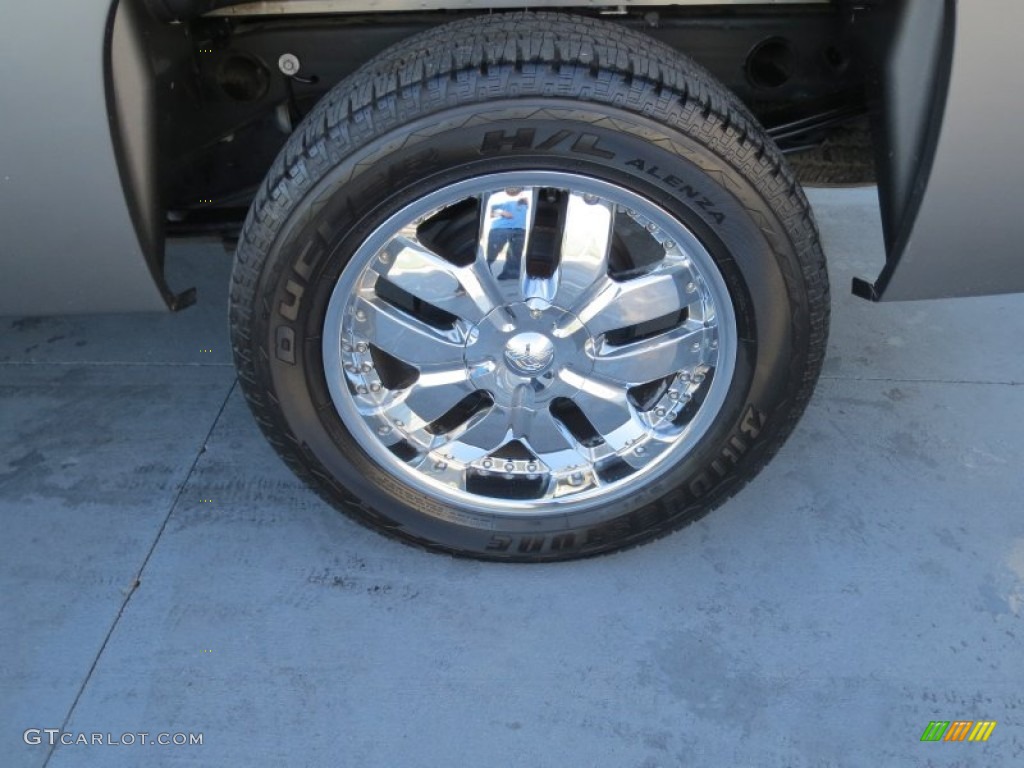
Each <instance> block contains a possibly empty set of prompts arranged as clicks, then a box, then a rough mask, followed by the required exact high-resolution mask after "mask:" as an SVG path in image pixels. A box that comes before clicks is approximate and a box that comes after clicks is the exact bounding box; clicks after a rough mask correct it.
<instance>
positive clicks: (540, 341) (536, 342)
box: [505, 331, 555, 375]
mask: <svg viewBox="0 0 1024 768" xmlns="http://www.w3.org/2000/svg"><path fill="white" fill-rule="evenodd" d="M554 357H555V345H554V344H552V343H551V339H549V338H548V337H547V336H545V335H544V334H541V333H534V332H533V331H526V332H525V333H518V334H516V335H515V336H513V337H512V338H511V339H509V340H508V341H507V342H506V344H505V361H506V362H507V363H508V364H509V367H510V368H512V370H513V371H516V372H517V373H522V374H527V375H532V374H534V373H537V372H538V371H542V370H544V369H545V368H547V367H548V365H550V364H551V361H552V359H553V358H554Z"/></svg>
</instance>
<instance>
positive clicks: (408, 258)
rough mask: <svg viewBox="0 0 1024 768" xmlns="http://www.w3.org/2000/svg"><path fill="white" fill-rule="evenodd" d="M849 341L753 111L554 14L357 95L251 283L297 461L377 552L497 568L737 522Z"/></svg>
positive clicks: (246, 275)
mask: <svg viewBox="0 0 1024 768" xmlns="http://www.w3.org/2000/svg"><path fill="white" fill-rule="evenodd" d="M827 328H828V277H827V275H826V272H825V262H824V259H823V257H822V254H821V249H820V248H819V246H818V240H817V233H816V231H815V228H814V222H813V219H812V217H811V213H810V209H809V207H808V205H807V201H806V199H805V198H804V197H803V194H802V192H801V190H800V188H799V186H798V185H797V184H796V182H795V180H794V178H793V176H792V174H791V173H790V172H789V170H788V169H787V167H786V165H785V161H784V159H783V158H782V156H781V155H780V154H779V152H778V150H777V148H776V147H775V146H774V145H773V144H772V142H771V139H769V138H768V137H767V136H766V135H765V134H764V133H763V131H762V129H761V128H760V127H759V126H758V125H757V123H756V121H755V120H754V119H753V118H752V117H751V116H750V114H749V113H748V112H747V111H746V109H745V108H744V107H743V106H742V105H741V104H739V103H738V102H737V101H736V100H735V98H734V97H733V96H732V95H731V94H729V93H728V91H727V90H726V89H724V88H723V87H722V86H721V85H720V84H718V83H716V82H714V81H713V79H711V78H710V76H709V75H708V74H707V73H706V72H704V71H703V70H702V69H700V68H699V67H698V66H697V65H696V64H694V63H693V62H691V61H689V60H688V59H687V58H686V57H684V56H681V55H680V54H679V53H678V52H676V51H673V50H671V49H670V48H668V47H666V46H664V45H663V44H661V43H659V42H658V41H656V40H652V39H650V38H649V37H646V36H644V35H643V34H641V33H638V32H635V31H633V30H631V29H629V28H627V27H624V26H620V25H616V24H611V23H608V22H603V21H597V20H594V19H587V18H581V17H576V16H565V15H562V14H552V13H537V14H534V13H524V14H499V13H495V14H492V15H489V16H486V17H481V18H467V19H464V20H461V21H457V22H455V23H453V24H451V25H445V26H440V27H437V28H433V29H431V30H429V31H427V32H424V33H423V34H422V35H416V36H414V37H412V38H409V39H408V40H404V41H402V42H401V43H399V44H397V45H396V46H395V47H394V48H393V49H391V50H389V51H387V52H385V53H383V54H381V56H379V57H377V58H375V59H374V60H373V61H372V62H370V63H368V64H367V65H366V66H365V68H363V69H362V70H360V71H359V72H357V73H355V74H353V75H352V76H351V77H349V78H346V80H344V81H343V82H341V83H339V84H338V85H337V86H335V88H334V89H332V90H331V91H330V92H329V93H328V94H327V95H326V96H325V97H324V99H323V100H322V101H321V103H320V104H319V105H318V106H317V107H316V108H314V109H313V110H312V111H311V112H310V113H309V114H308V115H307V117H306V118H305V119H304V121H303V123H302V125H300V126H299V127H298V128H296V130H295V133H294V134H293V135H292V137H291V138H290V139H289V141H288V144H287V146H286V147H285V148H284V150H283V151H282V152H281V155H280V156H279V157H278V159H277V162H276V163H275V164H274V166H273V167H272V169H271V171H270V173H269V174H268V177H267V180H266V182H265V183H264V184H263V185H262V187H261V190H260V192H259V194H258V196H257V198H256V199H255V201H254V202H253V206H252V210H251V211H250V214H249V217H248V219H247V221H246V224H245V227H244V229H243V232H242V235H241V239H240V242H239V248H238V253H237V255H236V260H235V268H234V272H233V275H232V291H231V331H232V343H233V346H234V352H235V361H236V363H237V366H238V370H239V382H240V384H241V387H242V389H243V391H244V392H245V396H246V399H247V401H248V403H249V405H250V407H251V409H252V411H253V413H254V415H255V417H256V422H257V424H258V425H259V426H260V428H261V429H262V430H263V432H264V434H265V435H266V437H267V439H268V440H269V441H270V442H271V444H272V445H273V446H274V448H275V449H276V450H277V451H278V452H279V453H280V454H281V456H282V457H283V458H284V460H285V461H286V462H287V463H288V465H289V466H290V467H291V468H292V469H293V470H294V471H295V472H296V473H297V474H299V475H300V476H301V477H302V478H303V479H304V480H306V481H307V482H308V483H309V484H310V485H311V486H313V487H314V488H316V489H317V490H318V491H319V492H320V493H321V494H322V495H323V496H324V497H325V498H326V499H328V500H329V501H330V502H331V503H332V504H334V505H336V506H337V507H338V508H339V509H341V510H342V511H344V512H345V513H346V514H348V515H349V516H350V517H351V518H353V519H354V520H357V521H359V522H360V523H362V524H364V525H367V526H369V527H371V528H373V529H374V530H375V531H378V532H381V533H383V534H385V535H388V536H392V537H395V538H398V539H400V540H402V541H405V542H408V543H413V544H415V545H417V546H420V547H424V548H427V549H430V550H436V551H443V552H447V553H451V554H455V555H464V556H470V557H476V558H481V559H489V560H502V561H509V560H518V561H540V560H562V559H567V558H574V557H583V556H587V555H593V554H598V553H602V552H609V551H612V550H617V549H622V548H626V547H630V546H633V545H635V544H639V543H641V542H644V541H648V540H650V539H653V538H656V537H658V536H661V535H663V534H666V533H668V532H670V531H673V530H675V529H677V528H680V527H682V526H684V525H685V524H687V523H689V522H691V521H693V520H696V519H698V518H699V517H700V516H702V515H703V514H705V513H706V512H708V511H710V510H711V509H713V508H714V507H716V506H717V505H719V504H721V503H722V502H723V501H724V500H725V499H726V498H728V497H729V496H730V495H732V494H733V493H735V492H736V491H737V490H738V489H739V488H740V487H741V486H742V485H743V484H744V483H745V482H746V481H748V480H749V479H750V478H752V477H753V476H754V475H755V474H756V473H757V472H758V471H760V469H761V468H762V467H763V466H764V465H765V463H766V462H767V460H768V459H769V458H770V457H771V455H772V454H773V453H774V452H775V451H776V450H777V449H778V447H779V446H780V445H781V444H782V442H783V440H784V439H785V437H786V435H787V434H788V433H789V432H790V431H791V430H792V428H793V426H794V425H795V424H796V422H797V418H798V417H799V415H800V413H801V412H802V411H803V409H804V406H805V405H806V403H807V401H808V399H809V398H810V395H811V392H812V390H813V387H814V383H815V380H816V378H817V375H818V371H819V369H820V366H821V360H822V357H823V354H824V349H825V342H826V335H827ZM748 512H749V508H748ZM781 513H782V511H781V510H780V511H772V510H768V511H766V512H765V514H781ZM733 530H738V529H737V528H736V527H734V528H733ZM364 541H365V540H362V539H358V538H352V539H350V540H347V541H340V542H339V544H338V545H339V546H340V547H346V546H350V547H351V546H372V540H371V542H370V543H366V544H364V543H362V542H364ZM691 541H692V540H691ZM682 546H686V545H685V544H683V545H682Z"/></svg>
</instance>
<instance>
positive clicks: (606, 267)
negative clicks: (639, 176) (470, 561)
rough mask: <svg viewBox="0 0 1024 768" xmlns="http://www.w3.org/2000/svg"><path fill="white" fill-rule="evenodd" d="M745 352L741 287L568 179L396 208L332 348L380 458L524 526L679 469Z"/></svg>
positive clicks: (672, 229)
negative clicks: (736, 289)
mask: <svg viewBox="0 0 1024 768" xmlns="http://www.w3.org/2000/svg"><path fill="white" fill-rule="evenodd" d="M510 233H511V234H512V236H511V237H510V236H509V234H510ZM496 241H497V242H498V243H499V246H498V247H496V246H495V245H494V243H495V242H496ZM735 354H736V326H735V320H734V318H733V313H732V305H731V302H730V300H729V296H728V292H727V290H726V288H725V284H724V282H723V280H722V277H721V275H720V273H719V271H718V268H717V267H716V266H715V264H714V262H713V260H712V259H711V257H710V255H709V254H708V252H707V250H706V249H705V248H704V246H703V245H701V243H700V242H699V241H698V240H697V238H696V237H695V236H694V235H693V233H692V232H691V231H690V230H689V229H687V227H685V226H684V225H683V224H682V223H681V222H680V221H678V220H677V219H676V218H674V217H672V216H671V215H670V214H668V213H667V212H666V211H665V210H663V209H661V208H659V207H658V206H656V205H654V204H653V203H651V202H649V201H648V200H645V199H643V198H641V197H640V196H638V195H636V194H635V193H632V192H629V191H627V190H625V189H623V188H621V187H618V186H615V185H612V184H609V183H606V182H602V181H598V180H596V179H592V178H586V177H582V176H576V175H570V174H565V173H553V172H528V173H523V172H520V173H512V174H500V175H493V176H487V177H483V178H479V179H474V180H470V181H466V182H461V183H458V184H454V185H451V186H449V187H445V188H443V189H441V190H438V191H436V192H434V193H432V194H430V195H428V196H426V197H424V198H423V199H421V200H418V201H416V202H414V203H412V204H410V205H408V206H406V207H405V208H403V209H402V210H400V211H399V212H397V213H396V214H395V215H393V216H392V217H391V218H389V219H388V221H387V222H385V223H384V224H383V225H382V226H380V227H379V228H378V229H377V230H376V231H375V232H374V233H373V234H372V235H371V236H370V237H369V238H368V239H367V241H366V242H365V243H364V244H363V245H362V246H361V247H359V248H358V249H357V251H356V253H355V255H354V256H353V258H352V260H351V261H350V262H349V264H348V265H347V267H346V269H345V271H344V273H343V274H342V276H341V279H340V280H339V281H338V283H337V286H336V287H335V289H334V291H333V294H332V296H331V299H330V304H329V306H328V309H327V314H326V320H325V325H324V333H323V355H324V363H325V374H326V377H327V383H328V386H329V388H330V393H331V398H332V400H333V402H334V405H335V407H336V408H337V410H338V413H339V414H340V416H341V419H342V421H343V422H344V423H345V425H346V426H347V427H348V428H349V430H351V432H352V433H353V435H354V436H355V437H356V439H357V441H358V442H359V444H360V446H361V447H362V448H363V449H364V450H365V451H366V452H367V453H368V454H369V455H370V456H372V457H373V458H374V459H375V460H376V461H377V462H379V463H380V464H381V465H383V466H385V467H386V468H388V469H389V470H390V471H392V472H394V473H395V474H396V475H398V476H400V477H402V478H404V479H405V480H406V482H408V483H409V484H410V485H413V486H414V487H417V488H418V489H421V490H422V491H424V492H426V493H430V494H432V495H434V496H437V497H441V498H444V499H446V500H449V501H458V502H462V503H465V504H469V505H471V506H472V507H473V508H475V509H478V510H494V511H496V512H504V513H510V514H522V515H529V514H537V513H540V514H547V513H550V512H551V508H552V505H559V506H560V508H564V505H566V504H583V503H586V502H592V501H595V500H602V501H603V500H605V499H606V498H614V497H615V496H617V495H621V494H623V493H628V492H629V488H630V487H631V485H632V484H633V483H635V482H636V481H637V480H639V479H641V478H646V477H648V476H649V475H652V474H654V473H657V472H658V471H659V469H660V468H662V467H666V466H670V465H671V464H672V463H674V462H675V461H677V460H678V459H679V457H680V456H682V455H684V454H685V453H686V452H687V451H688V450H689V449H690V447H691V446H692V445H693V444H694V443H695V442H696V441H697V440H699V439H700V437H701V435H702V434H703V432H704V431H705V429H706V428H707V425H708V424H710V423H711V421H712V420H713V419H714V417H715V415H716V413H717V411H718V409H719V408H720V406H721V404H722V401H723V399H724V396H725V390H726V389H727V388H728V384H729V380H730V378H731V375H732V369H733V365H734V358H735Z"/></svg>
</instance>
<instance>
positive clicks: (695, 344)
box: [593, 323, 713, 385]
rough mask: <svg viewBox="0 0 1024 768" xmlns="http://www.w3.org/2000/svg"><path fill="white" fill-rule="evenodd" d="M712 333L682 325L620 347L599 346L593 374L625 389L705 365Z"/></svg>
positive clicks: (685, 324)
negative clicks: (691, 367)
mask: <svg viewBox="0 0 1024 768" xmlns="http://www.w3.org/2000/svg"><path fill="white" fill-rule="evenodd" d="M712 337H713V333H712V329H709V328H704V327H703V326H700V327H698V328H693V327H692V324H690V323H684V324H683V325H681V326H679V327H678V328H675V329H673V330H671V331H668V332H667V333H664V334H662V335H661V336H655V337H653V338H650V339H645V340H643V341H638V342H634V343H632V344H624V345H622V346H621V347H612V346H609V345H607V344H601V345H599V346H598V348H597V350H596V352H595V354H594V356H593V362H594V373H595V374H597V375H598V376H602V377H605V378H607V379H611V380H613V381H617V382H621V383H622V384H626V385H636V384H646V383H647V382H650V381H655V380H656V379H661V378H664V377H666V376H670V375H672V374H673V373H677V372H678V371H681V370H683V369H684V368H689V367H690V366H694V365H697V364H698V363H701V362H703V361H704V358H705V356H706V354H707V345H708V343H709V342H710V340H711V339H712Z"/></svg>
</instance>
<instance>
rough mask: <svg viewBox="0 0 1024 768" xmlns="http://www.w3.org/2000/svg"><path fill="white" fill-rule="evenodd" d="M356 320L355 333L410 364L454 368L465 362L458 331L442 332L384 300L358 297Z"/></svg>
mask: <svg viewBox="0 0 1024 768" xmlns="http://www.w3.org/2000/svg"><path fill="white" fill-rule="evenodd" d="M355 317H356V322H355V331H356V333H358V334H359V335H361V336H363V337H364V338H366V339H368V340H370V341H371V342H373V344H375V345H376V346H378V347H380V348H381V349H383V350H384V351H385V352H387V353H388V354H390V355H394V356H395V357H397V358H398V359H399V360H402V361H403V362H406V363H409V364H410V365H415V366H417V367H423V366H425V365H436V364H452V365H454V364H455V363H457V362H459V361H461V360H462V349H463V347H462V343H461V340H460V338H459V332H458V331H456V330H452V331H442V330H440V329H438V328H435V327H433V326H432V325H428V324H427V323H425V322H423V321H422V320H419V319H417V318H415V317H413V316H412V315H410V314H408V313H406V312H403V311H402V310H400V309H397V308H396V307H393V306H391V305H390V304H388V303H387V302H385V301H382V300H381V299H376V298H374V299H370V298H366V297H365V296H360V297H358V298H357V299H356V302H355Z"/></svg>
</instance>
